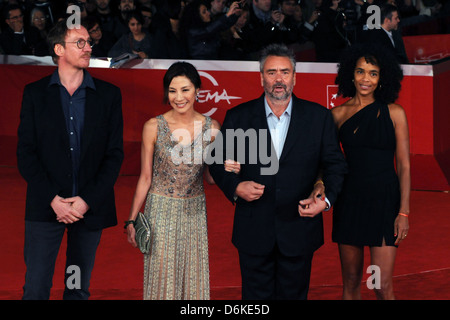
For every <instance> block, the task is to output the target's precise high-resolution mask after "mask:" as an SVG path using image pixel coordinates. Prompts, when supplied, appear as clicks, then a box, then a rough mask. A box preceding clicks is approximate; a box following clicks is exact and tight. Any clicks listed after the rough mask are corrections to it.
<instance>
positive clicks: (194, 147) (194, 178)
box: [149, 115, 211, 198]
mask: <svg viewBox="0 0 450 320" xmlns="http://www.w3.org/2000/svg"><path fill="white" fill-rule="evenodd" d="M156 118H157V120H158V133H157V140H156V144H155V150H154V155H153V175H152V183H151V187H150V190H149V192H150V193H155V194H159V195H164V196H168V197H173V198H191V197H197V196H199V195H202V194H204V189H203V170H204V161H203V159H204V158H203V155H204V154H205V152H206V149H207V147H208V145H209V144H210V143H211V136H210V134H211V130H210V129H211V118H210V117H206V120H205V123H204V124H203V125H201V128H200V126H198V127H199V129H198V130H197V127H196V129H195V130H194V138H193V139H192V141H191V143H190V144H182V143H178V142H177V141H175V139H174V138H173V137H172V132H171V131H170V129H169V124H168V123H167V121H166V119H165V118H164V117H163V116H162V115H159V116H157V117H156ZM199 123H200V122H199ZM196 125H197V124H196ZM197 131H198V132H197Z"/></svg>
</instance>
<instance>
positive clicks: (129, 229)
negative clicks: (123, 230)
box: [127, 223, 137, 248]
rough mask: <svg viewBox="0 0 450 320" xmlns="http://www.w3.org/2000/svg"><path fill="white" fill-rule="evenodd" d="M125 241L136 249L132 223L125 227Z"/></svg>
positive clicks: (134, 230)
mask: <svg viewBox="0 0 450 320" xmlns="http://www.w3.org/2000/svg"><path fill="white" fill-rule="evenodd" d="M127 240H128V242H129V243H131V245H132V246H133V247H134V248H136V247H137V243H136V229H134V225H133V224H132V223H130V224H129V225H127Z"/></svg>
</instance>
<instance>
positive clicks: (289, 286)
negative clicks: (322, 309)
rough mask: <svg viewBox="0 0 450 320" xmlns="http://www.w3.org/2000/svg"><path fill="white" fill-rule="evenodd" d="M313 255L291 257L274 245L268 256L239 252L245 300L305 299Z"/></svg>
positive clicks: (243, 297)
mask: <svg viewBox="0 0 450 320" xmlns="http://www.w3.org/2000/svg"><path fill="white" fill-rule="evenodd" d="M312 258H313V254H312V253H311V254H308V255H305V256H296V257H289V256H285V255H283V254H282V253H281V252H280V251H279V250H278V248H276V247H275V248H274V249H273V251H272V252H270V254H268V255H264V256H261V255H252V254H248V253H244V252H242V251H239V263H240V267H241V277H242V299H243V300H306V299H307V296H308V290H309V280H310V275H311V262H312Z"/></svg>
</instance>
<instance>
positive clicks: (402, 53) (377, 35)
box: [363, 29, 409, 64]
mask: <svg viewBox="0 0 450 320" xmlns="http://www.w3.org/2000/svg"><path fill="white" fill-rule="evenodd" d="M392 38H393V39H394V43H395V47H394V46H393V45H392V41H391V39H390V38H389V36H388V35H387V34H386V31H384V30H383V29H372V30H367V31H364V32H363V42H368V43H372V44H376V45H380V46H381V47H384V48H386V49H387V50H388V51H389V52H391V54H392V55H394V56H395V57H397V60H398V62H399V63H402V64H406V63H409V60H408V56H407V55H406V50H405V44H404V43H403V39H402V36H401V34H400V32H398V31H397V30H392Z"/></svg>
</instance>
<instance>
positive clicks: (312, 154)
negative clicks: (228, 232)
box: [210, 95, 347, 256]
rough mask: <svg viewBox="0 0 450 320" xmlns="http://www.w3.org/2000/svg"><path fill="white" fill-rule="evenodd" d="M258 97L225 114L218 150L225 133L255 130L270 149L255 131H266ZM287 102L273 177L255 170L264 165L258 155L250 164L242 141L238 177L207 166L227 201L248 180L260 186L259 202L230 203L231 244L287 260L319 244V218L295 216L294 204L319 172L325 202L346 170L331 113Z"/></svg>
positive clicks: (310, 104) (261, 100)
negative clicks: (280, 255)
mask: <svg viewBox="0 0 450 320" xmlns="http://www.w3.org/2000/svg"><path fill="white" fill-rule="evenodd" d="M264 99H265V98H264V95H263V96H261V97H260V98H259V99H256V100H252V101H249V102H246V103H243V104H241V105H239V106H237V107H235V108H233V109H230V110H228V112H227V114H226V116H225V119H224V123H223V126H222V137H223V140H224V144H223V145H224V146H226V143H227V142H226V141H227V130H228V129H238V128H241V129H243V130H244V131H247V130H249V129H256V132H257V136H258V141H259V142H258V144H260V143H261V142H264V140H265V139H266V141H265V142H268V143H269V145H270V143H271V138H270V133H268V134H267V138H264V136H263V135H262V134H261V133H262V132H264V131H259V130H260V129H265V132H269V128H268V125H267V119H266V114H265V109H264ZM292 99H293V104H292V116H291V120H290V124H289V130H288V133H287V137H286V141H285V144H284V147H283V151H282V154H281V156H280V160H279V163H278V164H279V167H278V171H277V173H276V174H273V175H262V174H261V168H267V167H270V164H263V163H264V162H266V161H265V160H264V159H263V158H262V157H258V159H257V161H256V163H254V164H251V163H250V160H251V159H248V156H249V149H250V147H252V148H254V147H255V146H254V144H253V145H252V146H250V144H248V143H247V144H246V147H245V153H246V158H247V159H246V161H245V163H243V164H242V165H241V172H240V173H239V175H236V174H234V173H229V172H225V170H224V167H223V165H221V164H217V163H214V164H211V165H210V170H211V174H212V176H213V178H214V180H215V182H216V183H217V185H218V186H219V187H220V188H221V189H222V191H223V192H224V194H225V196H226V197H227V198H228V199H229V200H230V201H232V202H233V203H234V193H235V190H236V187H237V185H238V184H239V183H240V182H242V181H248V180H251V181H255V182H258V183H261V184H263V185H265V190H264V194H263V196H262V197H261V198H260V199H259V200H256V201H253V202H246V201H245V200H243V199H240V198H238V199H237V200H236V202H235V204H236V209H235V216H234V227H233V236H232V241H233V243H234V245H235V246H236V247H237V249H238V250H242V251H243V252H247V253H252V254H267V253H269V252H270V251H271V250H272V249H273V248H274V246H275V244H277V245H278V247H279V249H280V250H281V251H282V252H283V253H284V254H286V255H290V256H298V255H303V254H309V253H312V252H314V251H315V250H316V249H318V248H319V247H320V246H321V245H322V244H323V221H322V214H319V215H317V216H316V217H314V218H304V217H300V215H299V213H298V203H299V201H300V200H302V199H306V198H307V197H308V196H309V195H310V193H311V191H312V189H313V185H314V183H315V182H316V178H317V175H318V173H319V169H322V170H323V180H324V182H325V186H326V195H327V198H328V199H329V200H330V202H331V203H334V201H335V200H336V197H337V195H338V193H339V191H340V190H341V186H342V182H343V179H344V173H345V172H346V170H347V166H346V162H345V159H344V156H343V154H342V152H341V149H340V147H339V144H338V139H337V136H336V128H335V125H334V122H333V119H332V116H331V112H330V111H329V110H327V109H326V108H324V107H322V106H320V105H318V104H316V103H313V102H309V101H306V100H301V99H298V98H297V97H295V96H292ZM217 141H220V139H218V140H217V139H216V142H217ZM214 146H215V147H216V145H214ZM269 149H270V148H269ZM259 151H260V150H258V152H259ZM213 154H214V152H213ZM224 154H225V153H224ZM250 156H251V155H250ZM224 158H226V157H224ZM275 159H276V157H275ZM261 160H263V161H261ZM266 163H267V162H266Z"/></svg>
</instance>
